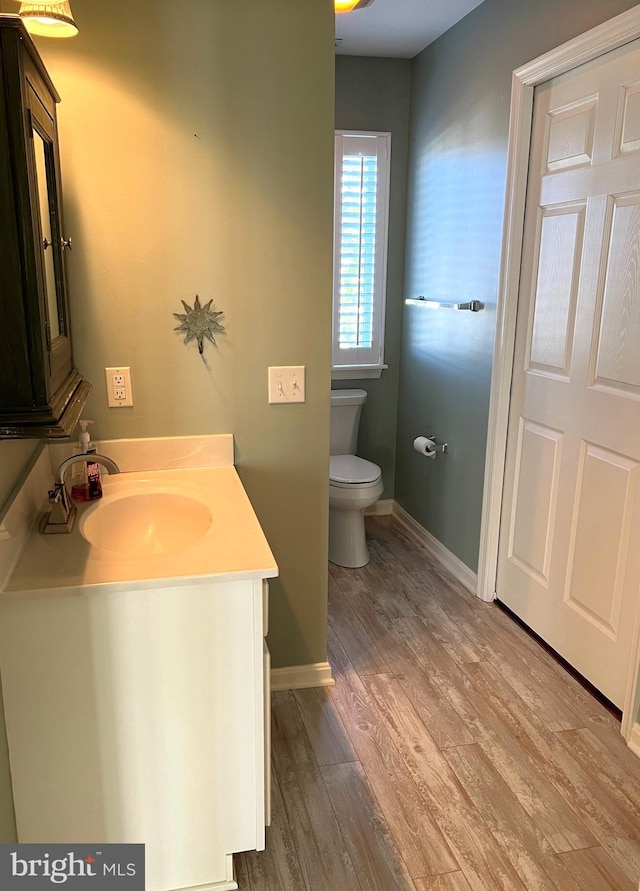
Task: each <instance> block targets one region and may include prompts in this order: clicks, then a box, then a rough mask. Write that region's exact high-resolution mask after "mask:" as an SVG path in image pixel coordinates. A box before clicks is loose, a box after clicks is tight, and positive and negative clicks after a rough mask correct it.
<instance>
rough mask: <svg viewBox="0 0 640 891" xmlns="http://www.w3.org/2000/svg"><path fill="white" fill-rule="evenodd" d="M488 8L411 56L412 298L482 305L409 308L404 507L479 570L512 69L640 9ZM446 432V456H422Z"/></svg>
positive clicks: (617, 4) (518, 2)
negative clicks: (416, 442)
mask: <svg viewBox="0 0 640 891" xmlns="http://www.w3.org/2000/svg"><path fill="white" fill-rule="evenodd" d="M633 5H634V3H633V2H629V0H485V2H484V3H483V4H482V5H481V6H479V7H477V8H476V9H475V10H474V11H473V12H471V13H470V14H469V15H468V16H467V17H466V18H465V19H463V20H462V21H461V22H459V23H458V24H457V25H455V27H453V28H452V29H451V30H450V31H448V32H446V33H445V34H443V36H442V37H440V38H439V39H438V40H437V41H436V42H435V43H434V44H432V45H431V46H430V47H428V48H427V49H425V50H424V51H423V52H422V53H420V55H418V56H417V57H416V58H415V59H414V60H413V72H412V94H411V96H412V98H411V128H410V147H409V180H408V213H407V240H406V250H407V260H406V268H405V292H406V294H407V295H408V296H409V295H411V296H417V295H419V294H424V295H425V296H430V297H432V298H434V299H437V300H447V301H451V302H459V301H466V300H473V299H479V300H481V301H483V302H484V303H485V304H486V308H485V309H484V310H483V311H482V312H480V313H477V314H473V313H452V312H447V311H446V310H440V311H436V310H428V309H424V308H422V307H404V313H403V327H402V346H401V370H400V387H399V402H398V440H397V453H396V456H397V457H396V499H397V500H398V502H399V503H400V504H401V505H402V506H403V507H404V508H405V509H406V510H407V511H409V513H410V514H411V515H412V516H413V517H415V518H416V519H417V520H418V522H419V523H421V524H422V525H423V526H424V527H425V528H426V529H428V530H429V532H431V533H432V534H433V535H434V536H435V537H436V538H437V539H439V540H440V541H441V542H442V543H443V544H444V545H445V546H446V547H447V548H449V549H450V550H451V551H453V553H454V554H456V555H457V556H458V557H459V558H460V559H461V560H463V561H464V563H466V564H467V565H468V566H469V567H471V568H472V569H474V570H475V569H476V568H477V561H478V547H479V538H480V518H481V509H482V486H483V474H484V457H485V445H486V431H487V414H488V405H489V388H490V378H491V360H492V352H493V339H494V328H495V303H496V296H497V288H498V275H499V267H500V250H501V237H502V220H503V202H504V192H505V178H506V159H507V135H508V128H509V101H510V93H511V73H512V71H513V69H515V68H517V67H519V66H520V65H523V64H525V63H526V62H528V61H530V60H532V59H534V58H536V57H537V56H539V55H541V54H542V53H544V52H546V51H548V50H550V49H552V48H554V47H556V46H558V45H559V44H561V43H564V42H565V41H566V40H569V39H570V38H572V37H575V36H576V35H578V34H581V33H583V32H584V31H587V30H588V29H590V28H592V27H594V26H595V25H597V24H599V23H601V22H603V21H606V20H607V19H609V18H612V17H613V16H614V15H617V14H618V13H620V12H623V11H624V10H626V9H628V8H630V7H631V6H633ZM429 433H435V434H436V435H437V436H438V437H440V438H442V439H443V440H446V441H447V442H448V443H449V454H448V455H447V456H446V457H442V458H441V457H438V458H437V459H436V461H427V460H426V459H424V458H423V457H421V456H420V455H419V454H418V453H417V452H415V451H413V449H412V445H411V444H412V442H413V439H414V438H415V436H417V435H419V434H429Z"/></svg>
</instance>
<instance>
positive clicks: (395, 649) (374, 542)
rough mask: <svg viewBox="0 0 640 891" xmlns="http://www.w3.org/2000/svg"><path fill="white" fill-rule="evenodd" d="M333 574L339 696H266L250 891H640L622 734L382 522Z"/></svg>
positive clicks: (635, 789)
mask: <svg viewBox="0 0 640 891" xmlns="http://www.w3.org/2000/svg"><path fill="white" fill-rule="evenodd" d="M367 535H368V538H369V543H370V550H371V562H370V563H369V565H368V566H366V567H364V568H363V569H343V568H340V567H337V566H332V565H330V567H329V659H330V661H331V664H332V668H333V673H334V677H335V680H336V686H335V687H331V688H323V689H315V690H297V691H295V692H284V693H275V694H274V695H273V700H272V702H273V730H272V736H273V739H272V756H273V777H272V788H273V802H272V811H273V824H272V826H271V827H270V828H269V829H268V830H267V850H266V851H264V852H262V853H255V852H252V853H246V854H241V855H238V856H237V857H236V858H235V860H236V870H237V878H238V883H239V886H240V888H241V889H242V891H638V889H639V888H640V759H638V758H636V757H635V756H634V755H633V754H632V753H631V752H630V751H629V749H628V748H627V747H626V745H625V743H624V741H623V739H622V737H621V736H620V728H619V723H618V721H617V720H616V719H615V717H614V716H613V715H612V714H611V713H610V712H609V711H608V710H607V709H606V708H605V707H604V706H603V705H602V704H601V703H600V702H598V701H597V700H596V699H595V698H594V697H592V696H591V695H590V694H589V693H588V692H587V691H586V690H585V689H584V688H583V687H582V686H581V685H580V684H579V683H578V682H577V681H576V680H575V678H573V677H572V676H571V675H570V674H568V673H567V672H565V671H564V670H563V668H562V667H561V666H560V665H559V664H558V663H557V662H556V661H555V660H554V659H553V657H552V656H550V655H549V654H548V653H547V652H546V651H545V650H544V649H543V648H542V647H540V646H539V645H538V644H537V643H536V641H535V640H534V639H533V638H531V637H530V636H529V635H528V634H527V633H526V632H525V631H524V630H523V629H522V628H520V627H519V626H518V625H517V624H516V623H515V622H514V621H512V620H511V619H510V617H509V616H508V615H507V614H505V613H504V612H503V611H502V610H500V608H499V607H497V606H495V605H493V604H485V603H482V602H481V601H479V600H477V598H474V597H472V596H471V595H470V594H469V593H468V591H466V589H465V588H464V587H463V586H462V585H460V584H459V583H458V582H457V581H456V580H455V579H454V578H453V577H452V576H451V575H450V574H449V573H448V572H447V571H446V570H445V569H444V568H443V567H442V566H440V565H438V564H437V563H436V562H435V561H434V560H433V558H432V557H431V556H430V555H429V554H428V552H427V551H426V550H425V549H424V548H422V547H421V546H420V545H419V544H417V543H415V542H414V541H413V540H412V539H411V537H410V536H409V535H408V534H407V533H406V531H405V530H404V529H403V527H402V526H401V525H400V524H399V523H398V522H397V521H396V520H394V519H393V518H391V517H371V518H368V519H367Z"/></svg>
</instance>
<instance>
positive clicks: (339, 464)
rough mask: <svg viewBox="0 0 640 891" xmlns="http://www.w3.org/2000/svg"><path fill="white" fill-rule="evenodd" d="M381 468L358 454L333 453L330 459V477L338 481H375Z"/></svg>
mask: <svg viewBox="0 0 640 891" xmlns="http://www.w3.org/2000/svg"><path fill="white" fill-rule="evenodd" d="M380 473H381V471H380V468H379V467H378V465H377V464H373V463H372V462H371V461H365V459H364V458H358V456H357V455H332V456H331V458H330V459H329V479H331V480H333V481H334V482H336V483H374V482H375V481H376V480H377V479H379V477H380Z"/></svg>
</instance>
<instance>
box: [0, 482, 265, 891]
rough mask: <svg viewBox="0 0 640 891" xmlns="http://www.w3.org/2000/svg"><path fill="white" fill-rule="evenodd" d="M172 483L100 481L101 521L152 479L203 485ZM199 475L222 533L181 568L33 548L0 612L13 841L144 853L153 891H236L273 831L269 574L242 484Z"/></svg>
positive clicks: (88, 550) (41, 540) (66, 547)
mask: <svg viewBox="0 0 640 891" xmlns="http://www.w3.org/2000/svg"><path fill="white" fill-rule="evenodd" d="M163 473H164V477H162V476H160V475H159V474H157V473H156V474H151V475H149V474H121V475H120V477H117V476H116V477H109V478H107V479H106V480H104V490H105V497H104V502H105V505H108V504H109V503H110V501H109V499H111V502H113V500H114V498H115V499H116V500H117V498H122V497H125V495H124V494H123V493H125V488H126V487H127V486H129V490H128V491H129V492H131V491H134V492H136V491H139V488H140V487H139V486H138V489H135V485H137V484H142V489H143V490H144V485H145V484H146V483H147V482H148V480H149V479H150V478H151V477H153V482H154V484H155V485H156V486H157V485H158V479H160V482H161V483H162V482H163V481H164V484H165V488H166V486H169V489H171V486H176V485H181V486H183V489H182V491H186V492H187V493H188V495H189V497H196V494H197V492H196V489H198V488H200V489H202V488H203V486H204V487H205V488H206V485H207V483H206V480H205V481H204V483H203V479H202V475H201V473H200V472H198V474H197V475H196V474H195V472H194V471H166V472H163ZM207 473H208V474H209V475H210V483H211V491H212V492H213V493H214V501H213V502H211V505H210V506H211V510H212V515H215V511H216V509H217V508H216V504H219V505H220V506H221V509H222V508H224V515H219V516H218V517H215V516H214V519H213V523H212V532H211V533H210V534H209V533H208V535H209V537H208V538H207V536H206V535H205V536H204V537H203V539H204V540H203V541H201V542H200V543H197V544H195V545H194V546H193V547H190V548H188V549H187V550H186V551H184V552H183V553H182V554H173V555H160V556H155V557H154V556H148V557H144V558H141V559H137V560H136V559H130V558H129V557H127V559H120V558H117V559H115V560H114V559H113V553H112V552H109V551H106V550H102V549H101V548H100V547H99V546H98V547H96V546H95V545H94V544H91V545H90V544H88V543H87V541H86V540H84V539H83V538H82V535H81V534H80V532H74V533H72V534H71V535H69V536H66V535H55V536H42V535H40V534H39V533H37V532H34V533H32V535H31V538H30V539H29V541H28V542H27V545H26V547H25V550H24V552H23V555H22V558H21V560H20V562H19V564H18V566H17V569H16V571H15V572H14V573H13V576H12V578H11V580H10V582H9V584H8V585H7V586H6V590H5V592H4V593H3V594H2V596H1V597H0V662H1V669H2V682H3V689H4V707H5V715H6V723H7V735H8V740H9V754H10V763H11V776H12V783H13V792H14V799H15V810H16V821H17V828H18V838H19V841H20V842H49V843H54V842H69V843H89V844H92V845H93V844H95V846H96V851H97V852H99V851H100V850H101V848H100V845H101V844H105V843H109V842H131V843H144V844H145V846H146V888H147V891H174V889H187V888H197V889H198V891H205V889H232V888H236V887H237V885H236V883H235V881H234V878H233V861H232V854H233V853H234V852H238V851H244V850H254V849H257V850H261V849H263V848H264V844H265V824H266V823H268V822H269V717H270V715H269V656H268V650H267V648H266V643H265V641H264V637H265V635H266V633H267V610H268V583H267V581H266V579H267V578H268V577H270V576H274V575H276V574H277V567H276V565H275V561H274V559H273V556H272V555H271V552H270V550H269V548H268V545H267V543H266V541H265V539H264V536H263V534H262V530H261V529H260V527H259V524H258V522H257V520H256V518H255V516H254V514H253V511H252V510H251V506H250V505H249V502H248V499H247V498H246V495H245V494H244V490H243V489H242V486H241V484H240V481H239V479H238V477H237V474H236V472H235V470H234V468H215V469H212V470H209V471H207ZM132 485H134V489H131V486H132ZM118 487H119V488H118ZM201 494H202V493H201ZM103 507H104V506H103ZM103 507H101V506H98V507H96V508H95V510H98V511H99V510H101V509H103ZM79 522H80V527H82V518H80V521H79ZM132 534H133V533H132ZM238 535H239V536H240V539H237V538H234V536H238ZM54 539H55V540H54ZM234 541H235V544H234ZM172 561H173V566H174V568H173V571H174V572H175V573H176V574H175V575H174V576H173V577H170V575H169V572H170V567H171V565H172ZM180 561H182V568H181V569H180V568H179V566H178V564H180ZM243 563H244V568H243V565H242V564H243ZM150 572H151V573H152V574H153V573H155V577H151V578H150V577H149V573H150ZM178 572H180V575H178V574H177V573H178ZM50 573H53V576H49V577H50V578H51V577H53V580H54V583H53V584H51V583H50V584H49V586H48V587H46V586H45V585H44V584H43V580H44V578H46V577H47V575H48V574H50ZM94 856H95V857H96V859H99V854H96V855H94Z"/></svg>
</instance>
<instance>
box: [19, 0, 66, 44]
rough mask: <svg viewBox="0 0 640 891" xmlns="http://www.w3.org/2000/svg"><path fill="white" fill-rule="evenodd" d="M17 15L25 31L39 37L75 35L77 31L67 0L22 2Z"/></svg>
mask: <svg viewBox="0 0 640 891" xmlns="http://www.w3.org/2000/svg"><path fill="white" fill-rule="evenodd" d="M19 15H20V18H21V19H22V21H23V22H24V24H25V26H26V29H27V31H29V32H30V33H31V34H37V35H39V36H40V37H75V35H76V34H77V33H78V27H77V25H76V23H75V22H74V20H73V13H72V12H71V4H70V3H69V0H49V2H40V3H27V2H23V3H21V4H20V12H19Z"/></svg>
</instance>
